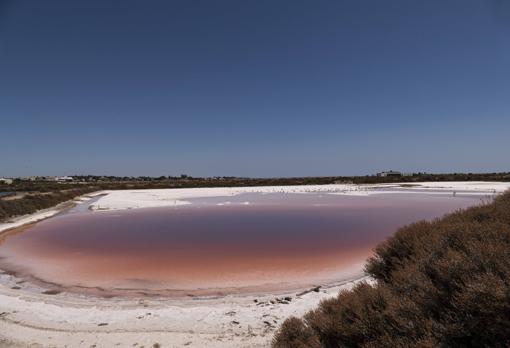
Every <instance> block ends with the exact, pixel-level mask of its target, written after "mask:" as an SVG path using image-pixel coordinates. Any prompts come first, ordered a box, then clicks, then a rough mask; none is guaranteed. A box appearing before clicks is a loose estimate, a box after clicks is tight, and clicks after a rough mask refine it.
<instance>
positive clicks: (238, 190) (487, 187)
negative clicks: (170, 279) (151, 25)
mask: <svg viewBox="0 0 510 348" xmlns="http://www.w3.org/2000/svg"><path fill="white" fill-rule="evenodd" d="M509 188H510V183H502V182H478V181H476V182H475V181H473V182H421V183H400V184H399V183H396V184H374V185H354V184H335V185H302V186H260V187H214V188H187V189H149V190H119V191H106V193H107V195H105V196H104V197H102V198H100V199H99V200H98V201H97V202H95V203H93V204H92V205H91V209H92V210H123V209H137V208H154V207H169V206H179V205H186V204H190V202H189V201H187V199H192V198H204V197H229V196H235V195H238V194H242V193H262V194H267V193H325V194H343V195H355V196H364V195H371V194H380V193H399V192H402V191H396V190H395V189H400V190H402V189H408V190H413V191H416V192H421V193H428V194H435V193H444V192H455V193H456V194H463V193H469V194H480V195H487V194H493V193H502V192H504V191H506V190H508V189H509Z"/></svg>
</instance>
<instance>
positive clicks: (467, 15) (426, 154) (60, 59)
mask: <svg viewBox="0 0 510 348" xmlns="http://www.w3.org/2000/svg"><path fill="white" fill-rule="evenodd" d="M508 3H509V2H508V1H504V0H501V1H497V0H493V1H483V0H458V1H450V0H437V1H421V0H420V1H418V0H417V1H413V0H402V1H390V0H388V1H381V0H374V1H364V0H361V1H357V0H356V1H354V0H349V1H347V0H346V1H340V0H338V1H317V0H313V1H312V0H310V1H299V0H289V1H274V0H267V1H266V0H246V1H244V0H243V1H239V0H232V1H221V0H217V1H216V0H215V1H209V0H204V1H194V0H182V1H105V0H101V1H91V0H87V1H67V0H62V1H51V0H45V1H40V0H32V1H5V0H3V1H2V0H0V176H28V175H56V174H79V173H83V174H86V173H90V174H111V175H178V174H181V173H187V174H191V175H196V176H213V175H236V176H305V175H352V174H367V173H373V172H376V171H379V170H384V169H390V168H391V169H400V170H404V171H431V172H453V171H463V172H487V171H508V170H510V155H509V149H510V5H508Z"/></svg>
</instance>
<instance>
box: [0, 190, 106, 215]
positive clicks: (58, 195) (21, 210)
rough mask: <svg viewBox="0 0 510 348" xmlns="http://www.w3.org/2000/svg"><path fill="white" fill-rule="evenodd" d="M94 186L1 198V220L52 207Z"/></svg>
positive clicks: (84, 192) (87, 191) (86, 191)
mask: <svg viewBox="0 0 510 348" xmlns="http://www.w3.org/2000/svg"><path fill="white" fill-rule="evenodd" d="M95 190H96V189H95V188H92V187H82V188H79V189H78V188H75V189H68V190H63V191H56V192H45V193H36V194H25V195H24V196H23V197H22V198H15V197H14V199H13V197H12V196H11V197H9V196H8V197H6V198H5V199H0V221H4V220H7V219H9V218H11V217H14V216H18V215H25V214H32V213H35V212H36V211H38V210H41V209H47V208H51V207H53V206H55V205H57V204H59V203H62V202H65V201H68V200H71V199H73V198H75V197H77V196H81V195H83V194H86V193H89V192H93V191H95Z"/></svg>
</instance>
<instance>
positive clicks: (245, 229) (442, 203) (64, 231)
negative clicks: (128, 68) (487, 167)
mask: <svg viewBox="0 0 510 348" xmlns="http://www.w3.org/2000/svg"><path fill="white" fill-rule="evenodd" d="M191 202H192V203H193V204H191V205H187V206H178V207H170V208H148V209H136V210H125V211H110V212H90V211H88V210H87V206H88V204H86V205H81V206H78V207H76V208H74V209H72V210H70V211H68V212H67V213H64V214H60V215H58V216H56V217H54V218H51V219H48V220H45V221H42V222H39V223H37V224H34V225H32V226H29V227H27V228H22V229H19V230H16V231H13V232H10V233H8V234H6V235H4V236H3V237H2V238H1V239H0V268H2V269H5V270H9V271H14V272H16V274H17V276H19V277H26V278H30V279H32V280H33V281H39V282H41V283H46V284H48V283H51V284H52V286H58V287H60V288H65V289H67V290H71V291H89V292H91V291H94V292H97V293H104V294H117V295H118V294H120V295H129V294H135V295H141V294H144V295H151V294H153V295H156V294H158V295H165V296H172V295H185V294H203V295H213V294H228V293H237V292H243V291H263V290H275V289H288V288H297V287H301V286H307V285H312V284H318V283H321V282H334V281H339V280H342V279H345V278H348V277H352V276H354V275H358V274H360V270H361V268H362V266H361V265H362V264H363V262H364V261H365V260H366V259H367V257H369V256H370V255H371V251H372V249H373V248H374V246H375V245H376V244H377V243H379V242H380V241H382V240H384V239H385V238H386V237H387V236H389V235H390V234H391V233H393V232H394V231H395V230H396V229H397V228H398V227H400V226H403V225H406V224H409V223H411V222H414V221H417V220H420V219H430V218H434V217H438V216H441V215H443V214H445V213H447V212H451V211H454V210H456V209H459V208H463V207H467V206H471V205H475V204H478V203H480V196H470V195H457V196H453V195H452V194H417V193H412V192H411V193H395V194H376V195H372V196H363V197H357V196H344V195H332V194H242V195H237V196H232V197H228V198H225V197H217V198H202V199H194V200H191ZM89 204H90V203H89Z"/></svg>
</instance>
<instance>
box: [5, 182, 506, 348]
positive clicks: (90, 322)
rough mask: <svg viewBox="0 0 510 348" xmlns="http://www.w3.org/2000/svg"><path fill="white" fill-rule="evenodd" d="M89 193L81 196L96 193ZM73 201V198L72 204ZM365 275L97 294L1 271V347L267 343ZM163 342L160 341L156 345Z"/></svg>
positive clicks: (339, 190)
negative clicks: (230, 289)
mask: <svg viewBox="0 0 510 348" xmlns="http://www.w3.org/2000/svg"><path fill="white" fill-rule="evenodd" d="M380 188H385V192H391V190H392V188H395V189H396V190H397V191H395V192H398V189H399V188H401V186H400V185H398V184H391V185H360V186H358V185H324V186H286V187H249V188H217V189H216V188H215V189H212V188H211V189H179V190H139V191H135V190H126V191H113V192H105V193H107V195H106V196H104V197H102V198H100V199H99V200H97V201H96V202H95V203H94V204H93V206H94V208H95V209H98V210H116V209H136V208H144V207H156V206H172V205H179V204H186V203H187V202H186V199H191V198H195V197H213V196H214V197H221V196H225V197H228V196H231V195H236V194H240V193H246V192H248V193H249V192H261V193H270V192H284V193H285V192H288V193H307V192H324V193H330V194H355V195H367V194H377V193H379V192H377V190H378V189H380ZM411 188H412V189H413V190H416V191H418V192H423V193H428V194H434V193H436V192H438V191H439V192H445V191H447V192H452V191H455V192H456V193H457V194H463V192H464V191H469V192H470V194H472V193H477V194H480V195H487V194H491V193H500V192H503V191H505V190H507V189H509V188H510V183H485V182H465V183H464V182H445V183H419V184H415V185H414V186H412V187H411ZM88 197H91V195H87V196H86V197H83V198H81V199H79V200H78V201H82V200H87V199H90V198H88ZM67 207H68V206H67ZM65 208H66V206H60V207H56V208H54V209H49V210H47V211H43V212H38V213H36V214H33V215H31V216H25V217H22V218H18V219H15V220H13V221H12V222H9V223H4V224H0V232H2V231H5V230H7V229H12V228H14V227H18V226H21V225H24V224H27V223H33V222H34V221H38V220H41V219H44V218H48V217H50V216H53V215H55V214H57V213H58V212H59V211H61V210H62V209H65ZM362 280H367V281H369V279H367V278H365V277H364V276H363V272H362V265H359V267H358V270H357V272H355V275H354V276H352V278H350V279H346V280H345V281H344V282H339V283H337V284H333V285H331V284H330V285H326V284H317V286H320V287H319V288H315V289H311V288H307V289H301V290H299V291H293V292H288V293H280V294H277V295H276V294H264V295H253V294H250V295H243V296H235V295H231V296H225V297H220V298H200V297H193V298H189V299H161V298H143V299H127V298H97V297H92V296H85V295H78V294H71V293H65V292H63V293H57V294H55V293H53V292H47V291H45V289H43V288H40V287H38V286H37V285H35V284H28V283H20V280H19V279H17V278H16V277H15V276H13V275H9V274H6V273H2V274H0V347H116V346H118V347H146V348H147V347H153V346H155V344H159V345H160V346H161V347H210V348H216V347H218V348H219V347H227V348H229V347H232V348H233V347H236V348H237V347H247V348H256V347H257V348H258V347H269V346H270V342H271V338H272V336H273V334H274V331H275V330H276V328H277V327H278V325H279V324H281V323H282V321H283V320H285V318H287V317H289V316H291V315H297V316H299V315H302V314H304V313H305V312H307V311H308V310H310V309H311V308H314V307H315V306H317V304H318V303H319V302H320V301H321V300H322V299H325V298H328V297H331V296H335V295H336V294H337V293H338V291H340V290H341V289H348V288H350V287H352V286H353V285H354V284H355V283H356V282H358V281H362ZM156 346H157V345H156Z"/></svg>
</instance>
